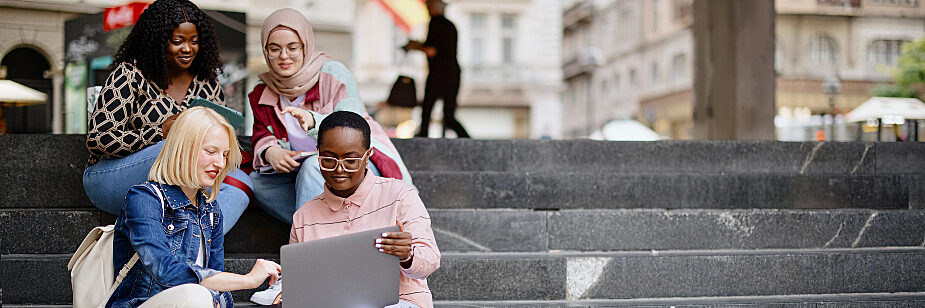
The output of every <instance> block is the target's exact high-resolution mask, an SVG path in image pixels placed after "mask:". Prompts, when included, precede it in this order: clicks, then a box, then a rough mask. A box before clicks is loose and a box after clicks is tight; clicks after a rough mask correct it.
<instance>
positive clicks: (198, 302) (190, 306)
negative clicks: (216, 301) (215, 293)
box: [174, 283, 213, 308]
mask: <svg viewBox="0 0 925 308" xmlns="http://www.w3.org/2000/svg"><path fill="white" fill-rule="evenodd" d="M174 288H177V289H178V290H177V293H176V295H175V297H176V298H181V299H184V300H183V305H180V306H178V307H184V308H199V307H213V306H212V291H209V289H208V288H206V287H204V286H202V285H201V284H195V283H189V284H184V285H179V286H176V287H174Z"/></svg>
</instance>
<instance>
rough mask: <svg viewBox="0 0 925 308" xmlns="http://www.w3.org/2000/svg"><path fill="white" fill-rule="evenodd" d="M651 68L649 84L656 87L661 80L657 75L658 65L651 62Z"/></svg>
mask: <svg viewBox="0 0 925 308" xmlns="http://www.w3.org/2000/svg"><path fill="white" fill-rule="evenodd" d="M650 67H651V73H650V74H649V76H650V77H652V79H651V80H650V83H651V84H652V85H653V86H655V85H658V82H659V81H660V80H661V76H659V75H658V63H655V62H653V63H652V65H651V66H650Z"/></svg>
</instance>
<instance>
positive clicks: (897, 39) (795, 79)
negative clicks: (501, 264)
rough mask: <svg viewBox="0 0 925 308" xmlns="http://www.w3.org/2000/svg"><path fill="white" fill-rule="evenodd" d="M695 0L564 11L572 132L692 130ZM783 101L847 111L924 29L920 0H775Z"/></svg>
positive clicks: (640, 0)
mask: <svg viewBox="0 0 925 308" xmlns="http://www.w3.org/2000/svg"><path fill="white" fill-rule="evenodd" d="M692 5H693V0H612V1H606V0H598V1H592V0H584V1H573V2H571V3H568V4H566V7H565V9H564V11H563V63H564V64H563V74H564V80H565V86H566V89H565V90H564V91H563V93H564V95H563V109H564V112H563V116H564V118H565V119H567V120H566V121H565V122H564V123H566V124H565V127H564V134H565V137H566V138H574V137H583V136H587V135H589V134H590V133H591V132H593V131H594V130H597V129H600V127H602V126H603V124H604V123H606V122H608V121H610V120H617V119H630V118H632V119H636V120H638V121H640V122H642V123H644V124H646V125H648V126H649V127H651V128H652V129H654V130H655V131H657V132H658V133H659V134H661V135H662V136H664V137H669V138H672V139H690V138H691V134H690V132H691V128H692V106H693V103H692V100H693V95H692V93H693V91H692V87H693V80H692V78H693V69H692V63H693V57H694V56H695V55H694V54H693V37H692V25H693V22H694V21H693V16H692V11H693V9H692ZM775 6H776V11H777V17H776V20H775V28H776V31H775V32H776V54H775V68H776V71H777V73H778V77H777V87H776V108H778V109H780V108H782V107H786V108H787V109H788V110H792V109H793V108H795V107H800V108H808V109H809V110H811V112H812V113H815V114H827V113H831V112H832V111H833V110H832V106H831V105H830V100H829V97H828V96H827V95H826V93H825V92H824V91H823V83H824V80H825V79H826V78H827V77H828V78H830V79H831V78H837V79H838V81H839V82H840V84H841V88H840V91H839V93H837V94H836V95H834V96H833V97H832V98H833V99H832V102H834V107H835V108H834V109H835V111H836V112H839V113H844V112H846V111H848V110H850V109H851V108H854V107H856V106H857V105H859V104H860V103H862V102H864V100H866V99H867V98H868V97H870V92H871V90H872V88H873V87H874V86H875V85H877V84H878V83H886V82H889V81H890V78H889V76H888V75H887V74H886V73H885V71H884V69H885V68H888V67H891V66H895V65H896V58H897V57H898V56H899V53H900V50H899V46H900V45H901V44H902V43H903V42H906V41H910V40H915V39H917V38H921V37H922V36H923V35H925V7H923V5H922V1H920V0H845V1H839V0H776V1H775Z"/></svg>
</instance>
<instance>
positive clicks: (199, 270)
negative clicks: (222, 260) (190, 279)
mask: <svg viewBox="0 0 925 308" xmlns="http://www.w3.org/2000/svg"><path fill="white" fill-rule="evenodd" d="M190 267H191V268H193V272H196V276H199V282H202V281H203V280H205V279H206V278H209V277H212V276H215V275H218V274H219V273H221V271H217V270H214V269H211V268H205V267H199V265H196V264H192V263H191V264H190Z"/></svg>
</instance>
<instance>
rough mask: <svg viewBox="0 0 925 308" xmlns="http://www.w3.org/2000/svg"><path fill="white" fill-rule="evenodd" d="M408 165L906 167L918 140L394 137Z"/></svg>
mask: <svg viewBox="0 0 925 308" xmlns="http://www.w3.org/2000/svg"><path fill="white" fill-rule="evenodd" d="M393 142H394V143H395V146H396V148H398V150H399V151H400V152H401V154H402V159H403V160H404V161H405V164H406V165H407V166H408V168H409V169H410V170H416V171H442V172H455V171H494V172H534V173H541V172H584V173H624V174H634V173H644V174H658V173H670V174H676V173H687V174H690V173H694V174H736V173H745V174H804V175H812V174H817V175H818V174H830V175H834V174H841V175H853V174H905V173H915V172H923V171H925V162H923V161H922V160H921V159H918V158H920V157H921V155H922V152H923V151H925V144H922V143H893V142H890V143H860V142H773V141H655V142H602V141H591V140H554V141H552V140H550V141H539V140H462V139H418V138H416V139H394V140H393Z"/></svg>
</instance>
